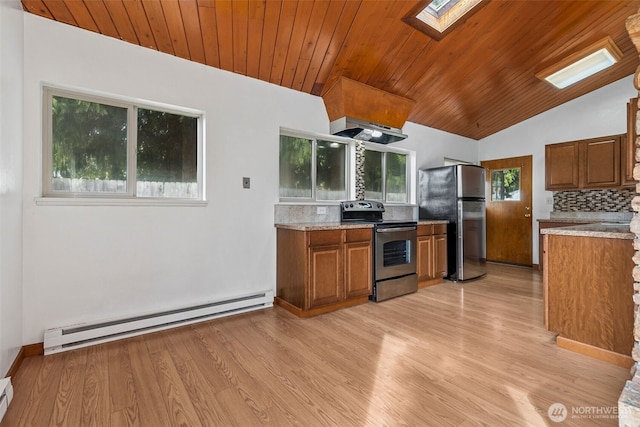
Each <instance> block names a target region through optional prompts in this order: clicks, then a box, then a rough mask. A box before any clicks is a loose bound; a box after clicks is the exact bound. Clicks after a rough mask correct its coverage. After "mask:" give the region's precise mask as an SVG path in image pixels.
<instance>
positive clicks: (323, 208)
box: [316, 206, 327, 215]
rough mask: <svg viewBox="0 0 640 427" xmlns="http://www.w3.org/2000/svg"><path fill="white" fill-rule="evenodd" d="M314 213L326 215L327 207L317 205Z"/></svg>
mask: <svg viewBox="0 0 640 427" xmlns="http://www.w3.org/2000/svg"><path fill="white" fill-rule="evenodd" d="M316 213H317V214H318V215H326V214H327V207H326V206H318V209H317V210H316Z"/></svg>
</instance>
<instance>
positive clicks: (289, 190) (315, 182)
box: [280, 132, 351, 201]
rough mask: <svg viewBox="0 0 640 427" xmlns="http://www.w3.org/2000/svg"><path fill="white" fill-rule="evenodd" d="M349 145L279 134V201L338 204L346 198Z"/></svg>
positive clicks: (291, 133)
mask: <svg viewBox="0 0 640 427" xmlns="http://www.w3.org/2000/svg"><path fill="white" fill-rule="evenodd" d="M349 148H350V147H349V144H348V143H347V142H344V141H341V140H337V139H335V140H334V139H333V138H331V137H312V136H308V135H304V134H297V133H294V132H287V133H282V134H281V135H280V199H281V200H291V201H333V200H335V201H337V200H345V199H347V198H349V197H348V182H349V181H348V179H349V173H348V167H349V152H350V151H351V150H350V149H349Z"/></svg>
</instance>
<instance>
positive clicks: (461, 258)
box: [418, 165, 487, 281]
mask: <svg viewBox="0 0 640 427" xmlns="http://www.w3.org/2000/svg"><path fill="white" fill-rule="evenodd" d="M419 184H420V186H419V190H418V192H419V194H418V196H419V197H418V199H419V203H420V206H419V216H420V219H431V220H433V219H440V220H448V221H449V224H448V225H447V265H448V269H447V278H448V279H449V280H454V281H464V280H470V279H477V278H479V277H482V276H484V275H485V274H486V273H487V266H486V261H487V255H486V254H487V251H486V240H487V239H486V237H487V233H486V223H487V221H486V210H485V169H484V168H483V167H481V166H476V165H454V166H443V167H439V168H432V169H422V170H420V171H419Z"/></svg>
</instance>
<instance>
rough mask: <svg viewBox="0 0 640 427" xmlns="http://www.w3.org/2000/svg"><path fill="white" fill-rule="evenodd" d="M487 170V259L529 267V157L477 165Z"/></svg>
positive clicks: (530, 242) (530, 220)
mask: <svg viewBox="0 0 640 427" xmlns="http://www.w3.org/2000/svg"><path fill="white" fill-rule="evenodd" d="M481 165H482V166H484V167H485V168H486V169H487V173H486V188H487V200H486V209H487V260H488V261H497V262H504V263H509V264H522V265H531V264H532V253H533V247H532V245H533V239H532V234H533V206H532V204H531V201H532V198H531V168H532V156H522V157H512V158H508V159H498V160H487V161H483V162H481Z"/></svg>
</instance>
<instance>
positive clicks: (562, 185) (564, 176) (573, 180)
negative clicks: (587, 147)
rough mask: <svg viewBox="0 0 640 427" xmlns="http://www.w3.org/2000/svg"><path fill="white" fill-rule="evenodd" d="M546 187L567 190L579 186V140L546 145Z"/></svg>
mask: <svg viewBox="0 0 640 427" xmlns="http://www.w3.org/2000/svg"><path fill="white" fill-rule="evenodd" d="M544 161H545V166H544V170H545V188H546V189H547V190H565V189H567V188H578V186H579V182H578V168H579V165H578V163H579V162H578V142H577V141H573V142H563V143H562V144H552V145H545V147H544Z"/></svg>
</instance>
